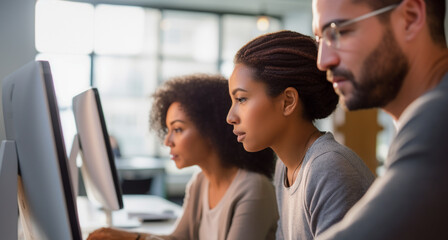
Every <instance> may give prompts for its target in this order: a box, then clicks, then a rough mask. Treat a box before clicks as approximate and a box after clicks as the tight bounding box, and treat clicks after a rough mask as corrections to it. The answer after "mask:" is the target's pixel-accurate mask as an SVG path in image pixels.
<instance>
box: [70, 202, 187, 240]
mask: <svg viewBox="0 0 448 240" xmlns="http://www.w3.org/2000/svg"><path fill="white" fill-rule="evenodd" d="M77 203H78V216H79V222H80V225H81V231H82V235H83V239H86V238H87V236H88V235H89V233H91V232H92V231H94V230H96V229H98V228H101V227H106V215H105V213H104V212H103V211H101V210H100V209H99V208H98V206H96V205H94V204H92V203H91V202H90V201H89V200H88V199H87V198H86V197H84V196H80V197H78V199H77ZM123 203H124V208H123V209H122V210H118V211H114V212H113V213H112V218H113V225H114V226H113V227H114V228H120V229H124V230H128V231H132V232H145V233H153V234H170V233H171V232H172V231H173V230H174V227H175V223H176V220H177V218H178V217H180V216H181V215H182V207H181V206H179V205H177V204H175V203H172V202H170V201H168V200H166V199H164V198H162V197H159V196H154V195H123ZM135 216H142V217H145V218H147V219H149V220H151V221H141V220H139V219H138V218H137V217H135Z"/></svg>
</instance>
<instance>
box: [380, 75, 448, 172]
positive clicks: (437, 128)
mask: <svg viewBox="0 0 448 240" xmlns="http://www.w3.org/2000/svg"><path fill="white" fill-rule="evenodd" d="M447 123H448V74H447V75H446V76H445V78H444V79H443V80H442V81H441V82H440V83H439V85H438V86H437V87H435V88H434V89H432V90H430V91H428V92H427V93H425V94H424V95H422V96H420V97H419V98H418V99H416V100H415V101H414V102H412V103H411V104H410V105H409V106H408V107H407V108H406V110H405V111H404V112H403V114H402V115H401V116H400V119H399V121H398V132H397V134H396V136H395V138H394V141H393V142H392V144H391V146H390V149H389V155H388V161H387V166H391V165H392V164H394V163H396V162H398V161H399V162H402V160H409V159H426V160H425V161H415V162H418V163H419V164H433V161H439V162H440V164H447V162H446V161H445V159H446V155H447V154H448V147H447V145H446V144H444V143H445V142H446V139H448V127H447ZM419 156H420V157H419ZM422 156H424V158H422ZM408 162H409V161H408Z"/></svg>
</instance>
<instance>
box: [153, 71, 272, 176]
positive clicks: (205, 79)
mask: <svg viewBox="0 0 448 240" xmlns="http://www.w3.org/2000/svg"><path fill="white" fill-rule="evenodd" d="M227 84H228V82H227V80H226V79H225V78H224V77H222V76H218V75H205V74H195V75H188V76H181V77H177V78H173V79H171V80H169V81H167V82H165V83H164V84H163V85H162V86H161V87H160V88H159V89H158V90H157V91H156V93H154V95H153V99H154V102H153V105H152V110H151V113H150V126H151V128H152V129H153V130H155V131H156V132H157V133H158V135H159V137H160V138H163V137H164V136H165V135H166V134H167V126H166V114H167V112H168V108H169V107H170V106H171V104H172V103H174V102H178V103H180V105H181V106H182V109H183V110H184V111H185V114H186V115H187V116H188V118H189V119H190V120H191V121H192V122H193V124H194V125H195V127H196V128H197V129H198V131H199V133H200V134H201V135H202V136H203V137H204V138H206V139H208V140H210V142H211V143H212V146H213V147H214V148H215V149H216V151H217V153H218V156H219V158H220V160H221V163H222V165H223V166H224V167H231V166H236V167H238V168H242V169H246V170H249V171H253V172H258V173H261V174H264V175H265V176H267V177H268V178H270V179H272V174H273V171H274V165H275V160H276V156H275V154H274V152H273V151H272V150H271V149H265V150H262V151H259V152H255V153H249V152H246V151H245V150H244V148H243V145H242V144H240V143H238V142H237V140H236V136H235V135H234V134H233V126H231V125H229V124H227V122H226V116H227V112H228V110H229V109H230V106H231V99H230V97H229V93H228V85H227Z"/></svg>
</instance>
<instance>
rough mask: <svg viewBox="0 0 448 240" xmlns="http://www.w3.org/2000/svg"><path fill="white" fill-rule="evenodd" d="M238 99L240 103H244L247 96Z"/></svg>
mask: <svg viewBox="0 0 448 240" xmlns="http://www.w3.org/2000/svg"><path fill="white" fill-rule="evenodd" d="M235 99H236V101H238V102H239V103H243V102H245V101H247V98H235Z"/></svg>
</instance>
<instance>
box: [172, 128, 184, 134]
mask: <svg viewBox="0 0 448 240" xmlns="http://www.w3.org/2000/svg"><path fill="white" fill-rule="evenodd" d="M173 132H175V133H180V132H182V128H175V129H173Z"/></svg>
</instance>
